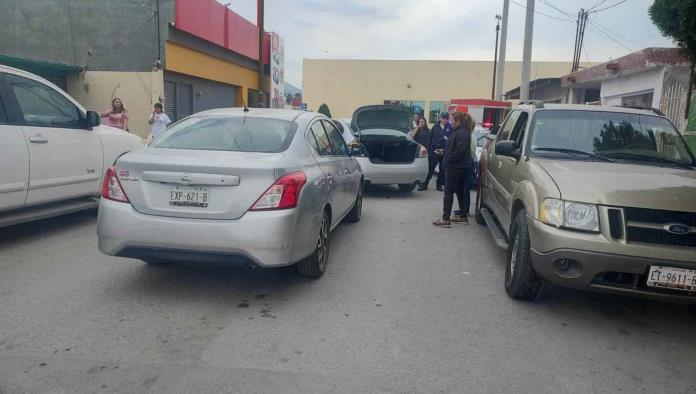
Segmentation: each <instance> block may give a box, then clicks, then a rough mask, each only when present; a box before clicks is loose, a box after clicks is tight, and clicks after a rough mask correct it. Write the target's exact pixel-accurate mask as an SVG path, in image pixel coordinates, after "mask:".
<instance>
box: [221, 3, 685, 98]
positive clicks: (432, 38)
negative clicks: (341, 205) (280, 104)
mask: <svg viewBox="0 0 696 394" xmlns="http://www.w3.org/2000/svg"><path fill="white" fill-rule="evenodd" d="M219 1H221V2H226V1H222V0H219ZM652 2H653V1H652V0H624V1H623V2H622V0H604V1H602V0H536V8H535V10H536V11H537V12H538V13H537V14H535V20H534V47H533V51H532V57H533V59H534V60H557V61H571V60H572V56H573V42H574V40H575V19H576V16H577V13H578V11H579V9H580V8H585V9H589V8H592V7H593V6H595V5H596V4H598V3H601V4H600V5H598V6H597V7H596V8H594V10H596V11H599V12H596V13H592V14H591V16H590V23H588V26H587V30H586V33H585V52H586V53H583V56H582V61H588V60H589V61H590V62H592V63H601V62H604V61H607V60H609V59H611V58H616V57H619V56H623V55H625V54H627V53H630V52H632V51H636V50H639V49H642V48H644V47H649V46H673V43H672V41H671V40H669V39H666V38H664V37H662V36H661V35H660V33H659V31H658V30H657V28H656V27H655V26H654V25H653V24H652V22H651V20H650V17H649V16H648V7H649V6H650V5H651V4H652ZM526 3H527V2H526V0H510V16H509V29H508V44H507V46H508V48H507V59H508V60H520V59H521V58H522V43H523V36H524V19H525V9H524V8H523V5H525V4H526ZM614 4H618V5H616V6H613V5H614ZM552 6H553V7H555V8H557V9H555V8H553V7H552ZM230 8H231V9H233V10H234V11H235V12H237V13H239V14H240V15H242V16H243V17H245V18H247V19H249V20H251V21H254V22H255V21H256V0H232V2H231V4H230ZM265 8H266V21H265V23H266V30H272V31H276V32H278V33H279V34H281V35H282V36H283V37H284V38H285V68H286V71H285V78H286V80H287V81H288V82H290V83H292V84H293V85H295V86H297V87H301V86H302V85H301V84H302V59H305V58H310V59H311V58H333V59H419V60H420V59H423V60H492V59H493V46H494V43H495V14H501V13H502V8H503V1H502V0H292V1H290V0H266V3H265ZM604 8H607V9H606V10H603V9H604ZM563 12H565V13H567V14H564V13H563ZM539 13H543V14H545V15H541V14H539ZM568 14H570V15H568Z"/></svg>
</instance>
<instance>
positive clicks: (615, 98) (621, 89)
mask: <svg viewBox="0 0 696 394" xmlns="http://www.w3.org/2000/svg"><path fill="white" fill-rule="evenodd" d="M664 73H665V69H664V67H657V68H654V69H650V70H646V71H643V72H639V73H636V74H631V75H622V76H621V77H619V78H614V79H607V80H606V81H602V90H601V93H600V95H601V97H602V104H603V105H621V98H622V97H624V96H633V95H635V94H641V93H650V92H652V93H653V103H652V106H653V108H660V98H661V97H662V80H663V78H664Z"/></svg>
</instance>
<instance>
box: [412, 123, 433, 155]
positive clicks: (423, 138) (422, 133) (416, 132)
mask: <svg viewBox="0 0 696 394" xmlns="http://www.w3.org/2000/svg"><path fill="white" fill-rule="evenodd" d="M411 137H412V138H413V140H414V141H416V142H417V143H419V144H421V145H423V146H425V147H426V148H427V147H428V141H429V140H430V129H428V122H427V121H426V120H425V118H423V117H420V118H418V121H417V122H416V128H415V129H413V130H412V131H411Z"/></svg>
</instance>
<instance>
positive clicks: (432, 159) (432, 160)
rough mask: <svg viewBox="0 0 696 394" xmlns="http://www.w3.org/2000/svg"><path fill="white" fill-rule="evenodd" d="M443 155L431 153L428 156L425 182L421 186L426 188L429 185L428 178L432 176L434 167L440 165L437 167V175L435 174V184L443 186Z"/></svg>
mask: <svg viewBox="0 0 696 394" xmlns="http://www.w3.org/2000/svg"><path fill="white" fill-rule="evenodd" d="M444 157H445V156H444V155H436V154H434V153H431V154H430V155H429V156H428V165H429V168H428V176H427V177H426V178H425V182H423V187H424V188H426V189H427V188H428V186H429V185H430V179H431V178H432V177H433V174H434V173H435V167H437V166H440V168H439V169H438V175H437V182H435V186H444V185H445V169H444V168H443V166H442V163H443V160H442V159H443V158H444Z"/></svg>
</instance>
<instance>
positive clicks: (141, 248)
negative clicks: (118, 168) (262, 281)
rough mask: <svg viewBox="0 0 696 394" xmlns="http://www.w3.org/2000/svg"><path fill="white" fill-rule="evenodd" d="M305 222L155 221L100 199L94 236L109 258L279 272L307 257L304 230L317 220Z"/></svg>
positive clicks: (252, 218)
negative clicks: (160, 259)
mask: <svg viewBox="0 0 696 394" xmlns="http://www.w3.org/2000/svg"><path fill="white" fill-rule="evenodd" d="M308 219H309V220H307V219H305V220H302V221H301V223H300V222H299V221H298V220H297V210H296V209H289V210H282V211H264V212H247V213H246V214H245V215H244V216H243V217H241V218H239V219H236V220H214V219H189V218H176V217H166V216H155V215H145V214H142V213H140V212H137V211H136V210H135V209H134V208H133V207H132V206H131V205H130V204H126V203H120V202H115V201H111V200H107V199H101V202H100V205H99V217H98V221H97V222H98V223H97V234H98V236H99V250H100V251H101V252H102V253H105V254H107V255H111V256H122V257H135V258H151V257H155V258H164V259H169V260H178V261H181V262H185V263H207V262H214V263H222V264H226V265H258V266H261V267H280V266H286V265H290V264H293V263H295V262H297V261H299V260H301V259H303V258H305V257H307V256H308V255H309V254H311V253H312V251H313V246H314V245H315V243H316V240H315V239H314V238H313V237H312V236H311V235H312V234H314V233H315V232H314V231H309V230H310V228H312V227H314V224H315V223H314V222H316V228H318V223H319V222H320V221H321V217H319V216H318V217H316V218H314V217H313V218H308ZM298 226H299V227H298ZM317 231H318V230H317ZM227 263H228V264H227Z"/></svg>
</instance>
